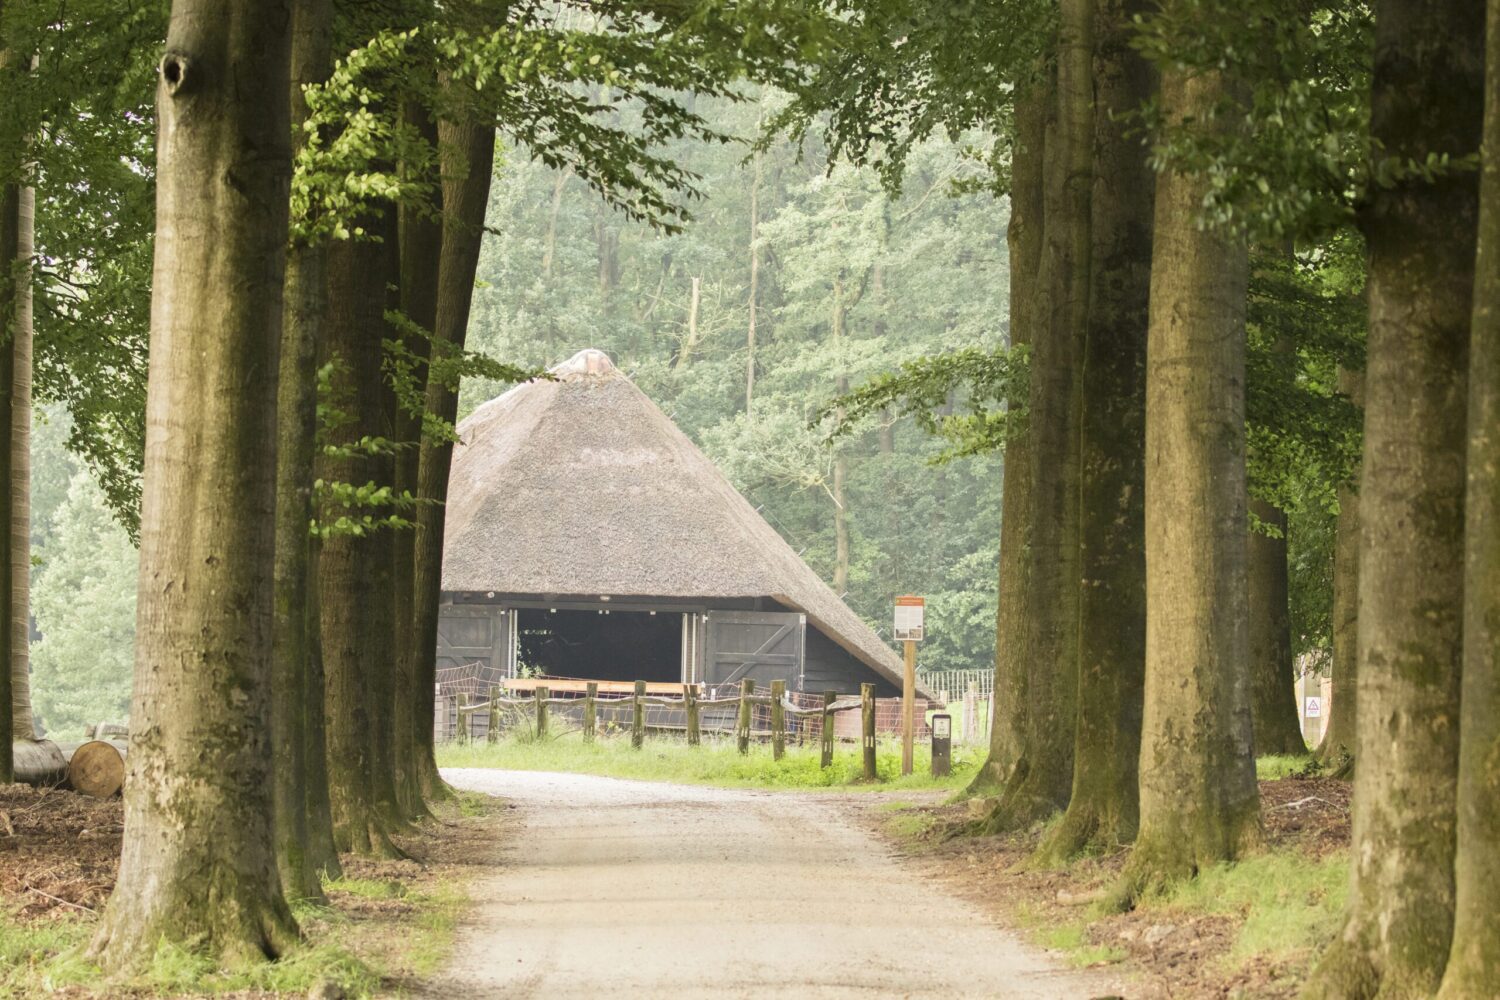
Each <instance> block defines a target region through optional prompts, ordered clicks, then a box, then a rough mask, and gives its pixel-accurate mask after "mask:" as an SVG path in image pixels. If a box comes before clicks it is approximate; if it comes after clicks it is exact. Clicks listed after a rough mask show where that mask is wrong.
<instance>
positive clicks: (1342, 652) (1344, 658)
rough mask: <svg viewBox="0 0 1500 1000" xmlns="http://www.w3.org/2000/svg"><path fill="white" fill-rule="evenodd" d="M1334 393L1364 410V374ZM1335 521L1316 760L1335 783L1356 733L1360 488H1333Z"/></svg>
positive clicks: (1343, 374) (1345, 768)
mask: <svg viewBox="0 0 1500 1000" xmlns="http://www.w3.org/2000/svg"><path fill="white" fill-rule="evenodd" d="M1338 379H1339V391H1341V392H1343V393H1344V394H1345V395H1347V396H1348V397H1349V398H1350V399H1351V400H1353V401H1354V404H1355V405H1356V406H1358V407H1359V408H1360V409H1361V410H1363V409H1364V405H1365V402H1364V401H1365V388H1364V386H1365V375H1364V372H1356V371H1349V370H1348V369H1342V368H1341V369H1339V374H1338ZM1338 500H1339V516H1338V524H1337V526H1336V528H1335V529H1334V531H1335V534H1334V543H1333V699H1332V704H1331V705H1330V706H1329V714H1328V728H1327V729H1325V730H1324V731H1323V742H1321V743H1320V744H1318V753H1317V757H1318V760H1319V761H1320V762H1321V763H1323V764H1324V765H1325V766H1327V767H1329V768H1330V769H1331V771H1330V773H1331V774H1332V775H1333V776H1335V777H1341V778H1347V777H1349V776H1351V775H1352V774H1353V773H1354V770H1353V768H1354V739H1355V737H1354V734H1355V733H1356V732H1357V731H1358V719H1359V699H1358V698H1356V697H1355V689H1356V686H1357V683H1356V682H1357V679H1358V677H1359V488H1358V486H1357V485H1356V484H1355V483H1343V484H1341V485H1340V486H1339V488H1338Z"/></svg>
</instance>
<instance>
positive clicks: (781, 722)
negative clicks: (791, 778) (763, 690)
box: [771, 681, 786, 760]
mask: <svg viewBox="0 0 1500 1000" xmlns="http://www.w3.org/2000/svg"><path fill="white" fill-rule="evenodd" d="M785 697H786V681H772V682H771V759H772V760H780V759H781V758H782V757H784V756H786V709H785V708H784V707H782V704H781V700H782V699H783V698H785Z"/></svg>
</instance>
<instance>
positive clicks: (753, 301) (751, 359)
mask: <svg viewBox="0 0 1500 1000" xmlns="http://www.w3.org/2000/svg"><path fill="white" fill-rule="evenodd" d="M755 130H756V132H757V133H759V131H760V124H759V122H757V123H756V129H755ZM760 157H761V154H760V150H756V151H755V153H754V155H753V157H752V160H751V162H752V164H753V166H752V168H751V174H750V323H749V325H748V326H747V327H746V329H745V412H746V413H749V412H750V407H751V404H752V402H753V401H754V399H755V335H756V329H755V324H756V320H757V319H758V316H759V309H760V185H761V180H762V177H763V174H764V170H763V169H762V166H761V162H760Z"/></svg>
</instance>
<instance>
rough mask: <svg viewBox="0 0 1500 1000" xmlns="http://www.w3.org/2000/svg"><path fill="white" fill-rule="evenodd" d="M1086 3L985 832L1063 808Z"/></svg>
mask: <svg viewBox="0 0 1500 1000" xmlns="http://www.w3.org/2000/svg"><path fill="white" fill-rule="evenodd" d="M1093 14H1094V4H1093V0H1064V2H1063V4H1062V10H1061V23H1060V26H1059V30H1058V58H1057V89H1056V93H1055V100H1056V105H1057V112H1056V114H1057V119H1056V131H1055V133H1054V135H1055V141H1054V140H1053V138H1051V137H1049V139H1048V140H1047V143H1046V147H1045V148H1046V159H1045V164H1044V170H1045V177H1044V181H1043V183H1044V186H1045V187H1044V191H1045V194H1044V199H1045V201H1044V206H1045V210H1046V212H1047V216H1048V225H1047V231H1046V240H1045V245H1044V247H1043V251H1042V252H1043V265H1042V270H1043V275H1044V277H1043V279H1042V280H1043V281H1044V282H1046V284H1047V285H1048V300H1047V305H1048V309H1047V312H1046V313H1045V314H1043V315H1042V316H1040V317H1038V323H1037V328H1036V329H1037V332H1036V337H1035V339H1034V340H1033V342H1032V353H1031V397H1030V398H1031V401H1030V407H1029V417H1028V419H1029V421H1030V428H1031V489H1032V494H1033V503H1034V504H1035V505H1036V506H1035V511H1036V513H1037V516H1036V517H1035V518H1034V519H1033V521H1032V525H1031V539H1030V550H1029V553H1028V554H1029V557H1030V560H1031V565H1030V569H1029V573H1028V578H1027V579H1028V586H1029V587H1030V588H1031V591H1032V596H1031V616H1030V620H1029V621H1028V622H1027V623H1026V628H1027V629H1028V633H1029V634H1028V636H1027V642H1028V645H1029V649H1028V651H1027V657H1026V663H1027V669H1028V671H1029V673H1030V676H1029V678H1028V680H1027V691H1026V700H1027V711H1026V728H1025V730H1024V733H1023V742H1022V746H1021V755H1020V757H1019V759H1018V761H1017V765H1016V767H1015V769H1014V770H1013V772H1012V773H1011V775H1010V779H1009V781H1008V782H1007V784H1006V787H1005V788H1004V789H1003V790H1002V792H1001V798H1000V801H999V802H998V803H997V805H996V808H995V810H994V812H993V814H992V815H991V816H990V817H989V818H988V820H987V821H986V824H985V826H986V828H987V829H990V830H1003V829H1013V828H1017V827H1022V826H1027V825H1029V824H1031V823H1032V822H1034V821H1036V820H1038V819H1041V818H1043V817H1045V816H1047V815H1049V814H1051V813H1053V812H1055V811H1057V810H1059V809H1063V808H1065V807H1066V806H1067V804H1068V796H1069V794H1070V792H1071V791H1072V787H1073V740H1074V728H1075V725H1076V720H1077V702H1078V601H1079V586H1078V581H1079V562H1078V510H1079V504H1078V499H1079V495H1078V418H1079V410H1080V407H1081V398H1082V397H1081V395H1080V389H1079V383H1078V378H1077V376H1078V369H1079V365H1080V362H1081V360H1082V348H1083V331H1084V325H1085V323H1086V322H1087V318H1088V294H1089V267H1090V260H1089V244H1090V236H1089V225H1090V221H1089V202H1090V199H1091V197H1092V186H1093V177H1092V170H1093V145H1094V139H1093V118H1094V115H1093V101H1094V94H1093V82H1092V80H1093V69H1092V58H1093V30H1094V25H1093Z"/></svg>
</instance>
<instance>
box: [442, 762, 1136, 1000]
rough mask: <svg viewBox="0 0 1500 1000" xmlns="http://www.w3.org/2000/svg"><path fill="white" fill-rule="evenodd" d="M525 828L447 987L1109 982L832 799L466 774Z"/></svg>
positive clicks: (836, 990) (871, 987)
mask: <svg viewBox="0 0 1500 1000" xmlns="http://www.w3.org/2000/svg"><path fill="white" fill-rule="evenodd" d="M443 775H444V777H446V778H447V779H448V780H449V781H451V782H452V783H453V784H455V785H457V786H459V787H460V788H468V789H472V790H474V791H480V792H488V793H490V794H492V795H499V796H503V797H505V798H507V799H509V800H511V801H512V802H513V803H515V804H516V805H517V807H518V809H519V813H518V815H519V816H520V819H521V823H520V827H521V833H520V835H519V836H518V837H517V839H516V842H515V843H513V844H512V845H510V847H509V849H508V852H507V863H506V865H505V867H504V868H503V870H502V871H501V872H500V874H498V875H497V876H495V877H494V878H493V879H491V880H490V881H488V882H487V883H485V884H483V885H480V886H478V887H476V897H477V898H479V899H483V900H487V902H484V903H482V904H481V905H480V906H479V907H478V908H477V910H476V911H475V915H474V917H473V919H472V922H471V923H469V924H468V925H466V926H465V927H464V928H463V929H462V930H461V931H460V934H459V940H458V943H457V948H456V949H455V952H454V959H453V962H452V971H451V973H450V975H449V977H448V978H447V979H446V980H445V981H443V982H439V983H435V984H434V988H433V990H432V993H431V995H432V996H446V997H531V996H539V997H569V996H598V995H603V994H613V995H619V996H671V997H708V996H712V997H749V996H764V995H766V994H767V993H768V992H769V993H782V992H785V993H788V994H793V995H797V996H799V997H800V996H817V997H844V996H861V997H871V996H918V995H923V996H995V997H1008V998H1014V1000H1033V998H1036V1000H1041V998H1069V1000H1071V998H1087V997H1093V996H1097V995H1099V994H1100V993H1104V992H1108V990H1107V987H1106V986H1105V984H1102V983H1100V982H1099V981H1096V980H1094V979H1093V978H1092V977H1090V976H1086V975H1084V974H1081V973H1075V972H1070V971H1061V970H1059V969H1057V968H1056V967H1055V966H1054V965H1053V964H1052V963H1051V962H1050V961H1049V959H1048V958H1047V957H1046V956H1045V955H1043V954H1041V953H1039V952H1037V951H1036V950H1034V949H1031V948H1029V947H1027V946H1025V945H1023V944H1022V943H1021V942H1020V941H1018V940H1017V939H1016V938H1015V937H1014V936H1013V935H1011V934H1009V933H1007V932H1006V931H1004V930H1001V929H1000V928H997V927H996V926H994V925H993V924H992V923H991V922H990V921H989V920H988V919H987V918H986V917H985V916H984V915H983V914H982V913H981V912H980V911H979V910H977V909H975V908H974V907H972V906H970V905H968V904H967V903H964V902H962V901H960V900H958V899H955V898H953V897H952V896H949V895H946V894H945V893H944V892H943V891H942V890H941V889H940V888H938V887H935V886H932V885H926V884H923V883H922V881H921V880H920V879H919V878H917V877H916V876H915V875H914V874H912V873H911V872H909V871H907V870H905V869H904V868H903V867H902V866H901V864H900V863H899V861H898V860H897V859H896V858H894V857H893V856H892V855H891V854H890V852H889V851H888V850H887V849H886V848H885V847H884V846H883V845H882V844H881V843H880V842H878V841H877V840H876V839H875V838H873V837H872V836H870V834H868V833H867V832H865V831H864V830H863V829H861V828H860V826H859V825H858V824H857V823H855V822H851V820H850V818H849V810H850V808H851V807H850V806H849V805H848V804H847V803H845V802H840V801H836V800H834V799H832V798H831V797H828V796H813V795H806V794H796V793H793V794H788V793H776V792H758V791H728V790H723V789H716V788H701V787H694V786H686V785H670V784H659V783H654V782H642V781H620V780H617V779H612V778H598V777H593V776H589V775H578V774H550V773H537V772H524V771H494V770H480V769H454V770H445V771H444V772H443Z"/></svg>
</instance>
